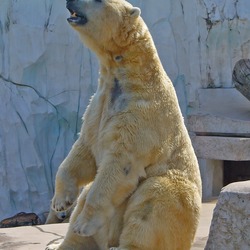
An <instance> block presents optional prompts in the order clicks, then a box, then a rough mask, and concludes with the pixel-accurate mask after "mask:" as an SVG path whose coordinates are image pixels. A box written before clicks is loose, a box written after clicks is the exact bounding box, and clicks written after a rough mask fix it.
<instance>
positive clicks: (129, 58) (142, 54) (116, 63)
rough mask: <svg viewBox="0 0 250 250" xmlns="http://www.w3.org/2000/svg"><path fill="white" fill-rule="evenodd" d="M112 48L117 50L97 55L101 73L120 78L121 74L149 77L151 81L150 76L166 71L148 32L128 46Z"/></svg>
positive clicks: (104, 50)
mask: <svg viewBox="0 0 250 250" xmlns="http://www.w3.org/2000/svg"><path fill="white" fill-rule="evenodd" d="M112 48H116V49H112V50H111V49H110V50H109V49H103V50H101V51H100V52H99V53H97V57H98V58H99V61H100V69H101V73H105V74H111V75H115V76H116V77H118V78H119V74H121V75H124V74H126V75H137V76H139V75H140V76H142V75H147V77H148V79H149V77H150V75H152V77H153V76H155V75H159V74H158V73H159V71H162V70H163V71H164V69H163V67H162V65H161V62H160V59H159V56H158V53H157V50H156V48H155V45H154V42H153V40H152V37H151V35H150V33H149V32H148V31H147V32H146V34H144V36H143V37H139V39H137V40H135V41H134V42H133V43H130V44H129V45H128V46H124V47H118V46H117V47H116V46H115V45H114V46H112ZM156 65H158V67H156ZM156 71H157V72H156Z"/></svg>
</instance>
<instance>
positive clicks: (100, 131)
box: [84, 77, 131, 161]
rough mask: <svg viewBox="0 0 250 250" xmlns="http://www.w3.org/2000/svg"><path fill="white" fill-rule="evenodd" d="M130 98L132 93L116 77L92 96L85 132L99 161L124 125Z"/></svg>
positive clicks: (103, 83) (105, 83)
mask: <svg viewBox="0 0 250 250" xmlns="http://www.w3.org/2000/svg"><path fill="white" fill-rule="evenodd" d="M130 99H131V95H130V94H129V93H127V92H126V91H125V90H124V88H123V87H122V85H121V84H120V82H119V80H118V79H117V78H115V77H114V78H113V79H109V81H108V82H102V84H100V86H99V87H98V89H97V92H96V93H95V95H94V97H93V98H92V100H91V103H90V105H89V107H88V109H87V111H86V113H85V117H84V132H85V140H86V141H87V142H88V143H89V145H91V149H92V152H93V154H94V155H95V158H96V160H97V161H98V158H101V157H102V153H103V151H104V150H105V148H107V146H108V145H109V144H110V143H111V142H112V140H113V135H114V134H116V135H117V129H118V128H119V127H120V126H122V116H123V115H125V114H126V112H128V110H129V103H130Z"/></svg>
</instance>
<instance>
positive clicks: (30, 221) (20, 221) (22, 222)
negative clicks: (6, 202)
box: [0, 212, 42, 228]
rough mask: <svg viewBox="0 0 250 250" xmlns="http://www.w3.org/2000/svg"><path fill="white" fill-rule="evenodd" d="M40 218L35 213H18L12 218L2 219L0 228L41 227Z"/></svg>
mask: <svg viewBox="0 0 250 250" xmlns="http://www.w3.org/2000/svg"><path fill="white" fill-rule="evenodd" d="M41 224H42V223H41V220H40V218H39V217H38V216H37V215H36V214H35V213H24V212H22V213H18V214H16V215H15V216H13V217H10V218H7V219H4V220H2V221H1V222H0V228H8V227H21V226H34V225H41Z"/></svg>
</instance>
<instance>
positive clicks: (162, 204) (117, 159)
mask: <svg viewBox="0 0 250 250" xmlns="http://www.w3.org/2000/svg"><path fill="white" fill-rule="evenodd" d="M67 8H68V10H69V11H70V13H71V16H70V17H69V18H68V22H69V24H70V25H71V27H72V28H73V29H75V30H76V31H77V32H78V34H79V36H80V39H81V40H82V41H83V43H84V44H85V45H86V46H87V47H89V48H90V49H91V50H92V51H94V52H95V53H96V55H97V57H98V59H99V62H100V79H99V84H98V88H97V91H96V93H95V94H94V96H93V97H92V98H91V100H90V104H89V106H88V107H87V109H86V112H85V114H84V116H83V125H82V128H81V132H80V136H79V138H78V139H77V141H76V142H75V144H74V145H73V147H72V149H71V151H70V152H69V154H68V156H67V157H66V159H65V160H64V161H63V162H62V164H61V165H60V167H59V169H58V172H57V175H56V188H55V195H54V197H53V200H52V207H53V209H54V210H56V211H63V210H66V209H67V207H68V206H70V205H71V204H73V203H74V201H75V200H76V199H77V196H78V190H79V187H80V186H83V185H84V186H85V188H84V190H83V191H82V192H81V194H80V196H79V198H78V200H77V205H76V208H75V210H74V211H73V213H72V216H71V218H70V223H69V228H68V232H67V234H66V236H65V239H64V240H63V242H62V243H58V244H52V245H49V246H48V247H47V249H60V250H69V249H75V250H80V249H81V250H98V249H101V250H106V249H116V250H156V249H157V250H174V249H180V250H187V249H190V247H191V244H192V241H193V239H194V235H195V232H196V229H197V225H198V220H199V213H200V206H201V179H200V172H199V167H198V163H197V159H196V156H195V153H194V150H193V147H192V144H191V141H190V138H189V135H188V132H187V130H186V127H185V125H184V120H183V117H182V114H181V111H180V108H179V104H178V100H177V97H176V93H175V90H174V87H173V85H172V83H171V81H170V79H169V78H168V76H167V74H166V73H165V71H164V69H163V66H162V64H161V62H160V59H159V57H158V54H157V51H156V48H155V45H154V42H153V40H152V37H151V35H150V32H149V30H148V28H147V26H146V24H145V23H144V21H143V20H142V18H141V16H140V9H139V8H137V7H133V6H132V5H131V4H130V3H128V2H127V1H125V0H68V1H67Z"/></svg>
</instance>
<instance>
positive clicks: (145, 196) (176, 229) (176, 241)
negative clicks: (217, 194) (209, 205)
mask: <svg viewBox="0 0 250 250" xmlns="http://www.w3.org/2000/svg"><path fill="white" fill-rule="evenodd" d="M200 205H201V198H200V195H199V190H198V188H197V187H196V186H195V185H194V184H193V183H191V182H189V181H188V180H187V178H185V177H182V175H181V174H180V175H178V174H168V175H166V176H159V177H150V178H148V179H147V180H145V181H144V182H143V183H141V185H140V186H139V187H138V189H137V190H136V191H135V193H134V194H133V195H132V196H131V198H130V200H129V203H128V207H127V210H126V212H125V216H124V227H123V231H122V234H121V237H120V245H119V247H118V248H113V249H112V248H111V249H112V250H152V249H154V250H177V249H178V250H183V249H185V250H188V249H190V248H191V245H192V241H193V239H194V235H195V231H196V228H197V224H198V220H199V211H200Z"/></svg>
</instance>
